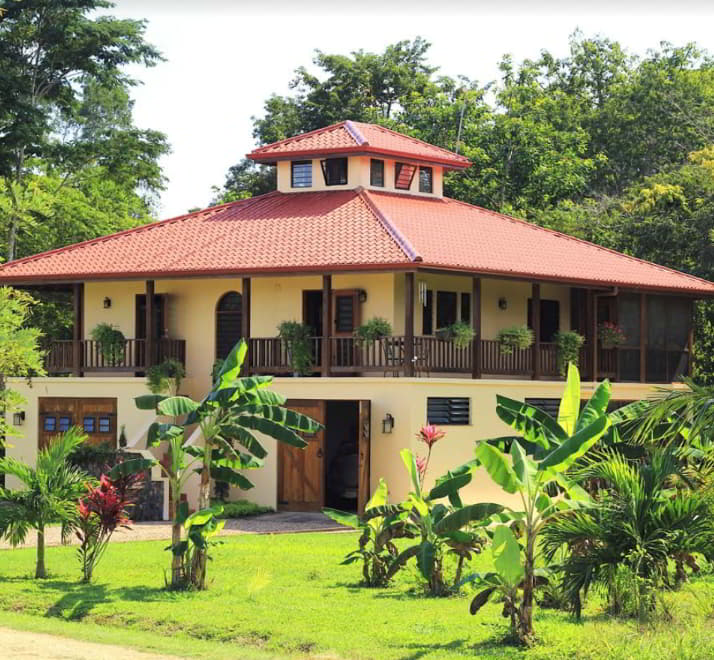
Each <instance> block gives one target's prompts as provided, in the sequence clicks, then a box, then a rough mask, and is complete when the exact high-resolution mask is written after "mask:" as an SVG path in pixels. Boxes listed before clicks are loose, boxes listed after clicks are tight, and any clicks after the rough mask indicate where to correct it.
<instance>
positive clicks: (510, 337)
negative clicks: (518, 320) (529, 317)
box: [498, 325, 534, 355]
mask: <svg viewBox="0 0 714 660" xmlns="http://www.w3.org/2000/svg"><path fill="white" fill-rule="evenodd" d="M533 340H534V337H533V330H531V329H530V328H529V327H528V326H527V325H513V326H510V327H508V328H503V329H501V330H499V331H498V343H499V348H500V350H501V353H502V354H503V355H512V354H513V350H514V349H515V348H518V349H526V348H530V347H531V346H533Z"/></svg>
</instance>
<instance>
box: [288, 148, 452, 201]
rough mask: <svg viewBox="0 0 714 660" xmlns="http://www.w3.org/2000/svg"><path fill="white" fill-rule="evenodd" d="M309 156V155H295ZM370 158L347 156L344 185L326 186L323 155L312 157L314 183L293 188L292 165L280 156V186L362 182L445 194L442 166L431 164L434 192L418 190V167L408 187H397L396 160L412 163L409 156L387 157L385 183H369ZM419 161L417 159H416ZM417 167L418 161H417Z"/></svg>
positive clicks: (414, 192) (315, 189)
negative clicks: (322, 165)
mask: <svg viewBox="0 0 714 660" xmlns="http://www.w3.org/2000/svg"><path fill="white" fill-rule="evenodd" d="M296 160H306V159H296ZM370 160H371V158H370V157H368V156H349V157H348V158H347V183H346V184H345V185H341V186H326V185H325V178H324V176H323V175H322V167H321V165H320V159H319V158H315V159H312V185H311V186H310V187H309V188H293V187H292V185H291V183H292V179H291V166H290V162H291V161H289V160H281V161H278V163H277V168H278V190H279V191H280V192H284V193H295V192H298V193H299V192H319V191H322V190H348V189H351V188H357V187H359V186H362V187H363V188H370V189H372V190H386V191H389V192H398V193H409V194H410V195H420V196H422V197H442V196H443V194H444V172H443V168H442V167H438V166H436V165H434V166H432V188H433V192H431V193H422V192H419V170H418V169H417V171H416V173H415V174H414V178H413V179H412V183H411V187H410V188H409V190H397V189H396V188H395V187H394V164H395V163H396V162H404V163H409V162H410V161H408V160H399V161H395V160H388V159H386V158H384V159H382V158H380V159H379V160H384V186H372V185H371V183H370ZM414 164H415V165H416V163H414ZM417 167H418V165H417Z"/></svg>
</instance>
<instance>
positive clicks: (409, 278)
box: [404, 273, 414, 377]
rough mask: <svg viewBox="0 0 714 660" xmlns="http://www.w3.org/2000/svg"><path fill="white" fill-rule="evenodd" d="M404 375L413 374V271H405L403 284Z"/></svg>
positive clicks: (409, 375)
mask: <svg viewBox="0 0 714 660" xmlns="http://www.w3.org/2000/svg"><path fill="white" fill-rule="evenodd" d="M404 375H405V376H407V377H412V376H414V273H407V274H406V278H405V286H404Z"/></svg>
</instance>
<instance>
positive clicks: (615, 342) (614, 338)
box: [597, 321, 627, 348]
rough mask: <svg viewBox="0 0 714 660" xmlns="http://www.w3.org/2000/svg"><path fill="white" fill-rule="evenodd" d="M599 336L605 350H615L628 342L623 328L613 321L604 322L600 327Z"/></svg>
mask: <svg viewBox="0 0 714 660" xmlns="http://www.w3.org/2000/svg"><path fill="white" fill-rule="evenodd" d="M597 336H598V339H600V341H601V342H602V345H603V348H614V347H615V346H619V345H620V344H624V343H625V341H626V340H627V337H626V336H625V333H624V332H623V330H622V328H621V327H620V326H619V325H617V323H613V322H612V321H603V322H602V323H601V324H600V325H599V326H598V329H597Z"/></svg>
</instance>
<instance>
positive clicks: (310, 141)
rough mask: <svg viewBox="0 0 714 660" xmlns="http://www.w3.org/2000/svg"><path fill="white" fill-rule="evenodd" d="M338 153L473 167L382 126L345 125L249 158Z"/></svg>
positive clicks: (275, 145) (274, 146)
mask: <svg viewBox="0 0 714 660" xmlns="http://www.w3.org/2000/svg"><path fill="white" fill-rule="evenodd" d="M338 153H339V154H349V153H373V154H380V155H384V156H394V157H397V158H407V159H414V160H420V161H426V162H429V163H438V164H440V165H443V166H444V167H452V168H459V169H461V168H464V167H468V166H469V165H470V162H469V160H468V158H465V157H464V156H459V155H458V154H455V153H453V152H452V151H448V150H447V149H442V148H441V147H435V146H434V145H433V144H428V143H427V142H422V141H421V140H417V139H416V138H413V137H409V136H408V135H403V134H402V133H397V132H395V131H391V130H389V129H388V128H384V127H383V126H378V125H376V124H363V123H361V122H356V121H343V122H340V123H339V124H333V125H332V126H326V127H325V128H320V129H318V130H316V131H311V132H310V133H303V134H301V135H296V136H295V137H291V138H288V139H286V140H281V141H280V142H274V143H273V144H268V145H265V146H264V147H258V148H257V149H255V150H254V151H252V152H251V153H249V154H248V158H252V159H253V160H257V161H268V162H272V161H275V160H277V159H279V158H292V157H298V156H312V155H314V156H319V155H324V154H338Z"/></svg>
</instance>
